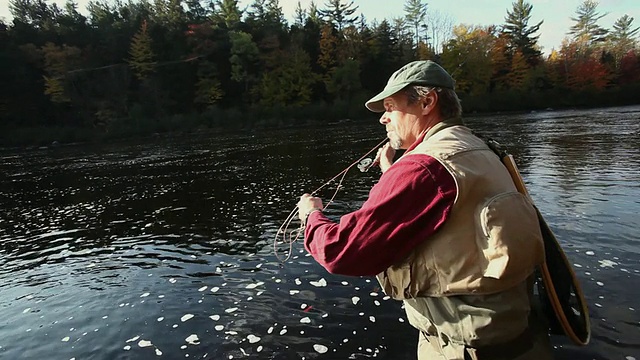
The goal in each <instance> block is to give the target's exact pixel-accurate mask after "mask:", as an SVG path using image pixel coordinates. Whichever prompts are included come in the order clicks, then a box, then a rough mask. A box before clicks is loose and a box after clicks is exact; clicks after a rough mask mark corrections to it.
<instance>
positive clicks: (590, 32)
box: [569, 0, 608, 47]
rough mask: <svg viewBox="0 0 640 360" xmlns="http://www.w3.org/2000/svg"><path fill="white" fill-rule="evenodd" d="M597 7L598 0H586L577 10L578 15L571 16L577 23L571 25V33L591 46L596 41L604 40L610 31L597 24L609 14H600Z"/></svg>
mask: <svg viewBox="0 0 640 360" xmlns="http://www.w3.org/2000/svg"><path fill="white" fill-rule="evenodd" d="M597 8H598V2H597V1H594V0H584V1H583V2H582V3H581V4H580V5H579V6H578V9H577V10H576V15H577V16H576V17H572V18H571V20H573V21H575V24H573V25H572V26H571V29H570V31H569V34H570V35H573V40H574V41H576V42H578V43H579V44H581V45H583V46H587V47H589V46H591V45H592V44H594V43H596V42H600V41H603V40H605V36H606V35H607V32H608V31H607V30H606V29H604V28H602V27H600V25H598V24H597V22H598V20H600V19H602V18H603V17H605V16H607V14H600V13H599V12H598V11H597Z"/></svg>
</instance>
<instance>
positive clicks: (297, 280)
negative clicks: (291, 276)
mask: <svg viewBox="0 0 640 360" xmlns="http://www.w3.org/2000/svg"><path fill="white" fill-rule="evenodd" d="M293 282H294V283H295V284H296V285H298V286H300V285H302V281H300V279H299V278H296V279H295V280H293Z"/></svg>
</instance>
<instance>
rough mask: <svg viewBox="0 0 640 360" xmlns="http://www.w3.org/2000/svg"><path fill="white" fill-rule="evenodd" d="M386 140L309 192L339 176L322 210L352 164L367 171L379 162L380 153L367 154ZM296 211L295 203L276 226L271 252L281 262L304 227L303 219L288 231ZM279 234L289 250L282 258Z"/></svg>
mask: <svg viewBox="0 0 640 360" xmlns="http://www.w3.org/2000/svg"><path fill="white" fill-rule="evenodd" d="M387 141H389V139H388V138H385V139H384V140H382V141H381V142H380V143H378V144H377V145H376V146H374V147H373V148H372V149H371V150H369V151H367V152H366V153H365V154H364V155H362V156H361V157H360V158H358V160H356V161H354V162H353V163H351V165H349V166H347V167H346V168H344V170H342V171H340V172H339V173H338V174H337V175H336V176H334V177H332V178H331V179H329V180H328V181H326V182H325V183H324V184H323V185H322V186H320V187H319V188H317V189H315V190H314V191H313V192H312V193H311V196H313V195H315V194H317V193H318V192H319V191H320V190H322V189H323V188H325V187H326V186H328V185H329V184H331V183H332V182H334V181H335V180H336V179H338V178H340V181H339V182H338V186H336V191H335V192H334V193H333V196H332V197H331V199H330V200H329V201H328V202H327V204H326V205H325V206H324V208H323V209H322V211H325V210H326V209H327V208H328V207H329V205H331V203H333V200H334V199H335V197H336V195H337V194H338V191H340V186H341V185H342V181H343V180H344V178H345V176H346V175H347V173H348V172H349V170H351V168H353V167H354V166H357V167H358V169H359V170H360V171H361V172H367V171H369V170H370V169H371V168H372V167H374V166H376V165H378V164H379V163H380V153H378V154H376V156H375V158H373V159H372V158H370V157H368V156H369V154H371V153H372V152H374V151H375V150H377V149H379V148H380V147H381V146H382V145H383V144H384V143H386V142H387ZM297 212H298V205H296V206H295V208H293V210H291V212H290V213H289V216H287V218H286V219H285V221H284V222H283V223H282V225H280V228H278V231H277V232H276V235H275V238H274V239H273V252H274V254H275V256H276V258H277V259H278V260H280V261H281V262H283V263H284V262H286V261H287V260H289V258H290V257H291V253H292V252H293V243H294V242H296V241H297V240H298V239H299V238H300V235H301V234H303V233H304V227H305V222H304V221H301V222H300V227H299V228H297V229H294V230H291V231H289V225H291V222H292V221H293V220H294V219H295V215H296V213H297ZM281 234H282V237H283V238H282V242H283V243H285V244H288V245H289V252H288V253H287V256H286V257H285V258H284V259H281V258H280V256H279V255H278V237H279V236H280V235H281Z"/></svg>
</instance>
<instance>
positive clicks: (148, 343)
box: [138, 340, 153, 348]
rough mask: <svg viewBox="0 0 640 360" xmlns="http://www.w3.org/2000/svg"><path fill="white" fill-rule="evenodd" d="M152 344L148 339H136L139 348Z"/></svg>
mask: <svg viewBox="0 0 640 360" xmlns="http://www.w3.org/2000/svg"><path fill="white" fill-rule="evenodd" d="M152 345H153V344H152V343H151V341H148V340H140V341H138V346H139V347H141V348H146V347H149V346H152Z"/></svg>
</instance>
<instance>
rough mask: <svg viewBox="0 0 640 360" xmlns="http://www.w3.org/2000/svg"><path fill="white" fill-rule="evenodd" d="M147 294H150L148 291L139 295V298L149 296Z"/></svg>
mask: <svg viewBox="0 0 640 360" xmlns="http://www.w3.org/2000/svg"><path fill="white" fill-rule="evenodd" d="M149 295H151V294H150V293H148V292H146V293H144V294H142V295H140V297H141V298H143V297H147V296H149Z"/></svg>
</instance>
